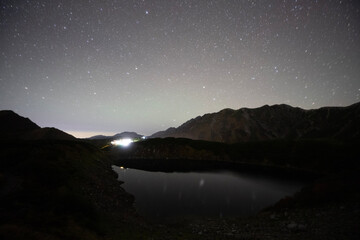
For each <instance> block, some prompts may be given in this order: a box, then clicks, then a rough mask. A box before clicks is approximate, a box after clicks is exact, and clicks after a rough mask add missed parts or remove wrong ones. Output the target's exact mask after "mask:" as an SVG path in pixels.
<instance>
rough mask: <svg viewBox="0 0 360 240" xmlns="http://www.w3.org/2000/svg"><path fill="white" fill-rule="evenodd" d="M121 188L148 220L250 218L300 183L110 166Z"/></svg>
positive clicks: (244, 176)
mask: <svg viewBox="0 0 360 240" xmlns="http://www.w3.org/2000/svg"><path fill="white" fill-rule="evenodd" d="M113 169H114V171H116V172H117V174H118V176H119V177H118V179H119V180H120V181H123V182H124V184H123V185H122V187H123V188H124V189H125V190H126V191H127V192H128V193H130V194H132V195H134V196H135V207H136V208H137V210H138V212H139V214H140V215H143V216H146V217H150V218H167V217H187V216H202V217H223V216H249V215H253V214H256V213H257V212H258V211H259V210H261V209H263V208H265V207H268V206H269V205H271V204H274V203H275V202H277V201H278V200H280V199H281V198H283V197H285V196H290V195H292V194H294V193H295V192H297V191H299V190H300V189H301V187H302V186H303V185H304V184H303V183H302V182H299V181H294V180H292V181H290V180H289V181H288V180H284V179H282V180H280V179H277V178H275V177H269V176H266V177H264V176H259V175H255V174H244V173H236V172H231V171H221V172H173V173H164V172H149V171H143V170H137V169H122V168H120V167H117V166H113Z"/></svg>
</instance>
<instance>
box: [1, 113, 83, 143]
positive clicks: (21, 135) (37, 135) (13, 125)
mask: <svg viewBox="0 0 360 240" xmlns="http://www.w3.org/2000/svg"><path fill="white" fill-rule="evenodd" d="M0 138H1V139H22V140H40V139H56V140H75V139H76V138H75V137H73V136H71V135H70V134H67V133H65V132H63V131H61V130H59V129H56V128H48V127H45V128H41V127H39V126H38V125H37V124H35V123H34V122H32V121H31V120H30V119H29V118H25V117H22V116H20V115H18V114H16V113H15V112H13V111H10V110H2V111H0Z"/></svg>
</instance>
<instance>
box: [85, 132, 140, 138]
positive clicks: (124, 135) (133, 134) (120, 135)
mask: <svg viewBox="0 0 360 240" xmlns="http://www.w3.org/2000/svg"><path fill="white" fill-rule="evenodd" d="M141 137H143V135H140V134H137V133H136V132H122V133H117V134H115V135H113V136H104V135H96V136H92V137H90V138H88V139H90V140H102V139H106V140H116V139H120V138H132V139H137V138H141Z"/></svg>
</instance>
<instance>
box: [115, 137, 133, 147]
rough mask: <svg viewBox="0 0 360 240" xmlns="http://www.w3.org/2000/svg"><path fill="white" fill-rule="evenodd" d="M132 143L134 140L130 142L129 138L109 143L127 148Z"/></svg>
mask: <svg viewBox="0 0 360 240" xmlns="http://www.w3.org/2000/svg"><path fill="white" fill-rule="evenodd" d="M133 142H134V140H132V139H131V138H123V139H118V140H114V141H111V144H112V145H115V146H122V147H128V146H129V145H130V144H131V143H133Z"/></svg>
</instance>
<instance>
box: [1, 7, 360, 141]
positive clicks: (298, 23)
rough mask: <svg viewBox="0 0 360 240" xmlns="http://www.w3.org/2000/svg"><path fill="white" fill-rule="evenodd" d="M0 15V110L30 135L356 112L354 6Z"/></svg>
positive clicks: (359, 11)
mask: <svg viewBox="0 0 360 240" xmlns="http://www.w3.org/2000/svg"><path fill="white" fill-rule="evenodd" d="M0 4H1V9H0V63H1V65H0V109H11V110H14V111H15V112H17V113H18V114H20V115H22V116H25V117H29V118H30V119H31V120H32V121H34V122H35V123H37V124H38V125H40V126H42V127H56V128H59V129H61V130H64V131H67V132H71V133H72V134H74V135H76V136H84V135H83V134H86V133H87V134H88V135H94V134H95V133H89V132H103V133H105V134H111V133H118V132H122V131H136V132H138V133H141V134H145V135H149V134H152V133H154V132H156V131H159V130H165V129H166V128H168V127H176V126H179V125H180V124H182V123H183V122H185V121H187V120H189V119H191V118H194V117H196V116H198V115H203V114H205V113H209V112H217V111H219V110H221V109H223V108H233V109H239V108H242V107H249V108H255V107H260V106H262V105H265V104H269V105H272V104H281V103H285V104H289V105H291V106H296V107H301V108H305V109H311V108H319V107H322V106H346V105H350V104H353V103H355V102H358V101H360V47H359V46H360V3H359V2H358V1H357V0H354V1H350V0H343V1H339V0H337V1H325V0H318V1H316V0H312V1H310V0H309V1H302V0H281V1H280V0H279V1H275V0H274V1H265V0H264V1H245V0H232V1H231V0H227V1H226V0H224V1H215V0H214V1H213V0H198V1H191V0H188V1H186V0H143V1H130V0H127V1H125V0H118V1H116V0H109V1H106V0H102V1H100V0H98V1H95V0H87V1H85V0H68V1H65V0H63V1H62V0H59V1H56V0H51V1H50V0H49V1H35V0H34V1H20V0H19V1H7V0H0ZM76 132H77V133H76ZM80 132H83V134H81V133H80Z"/></svg>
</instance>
